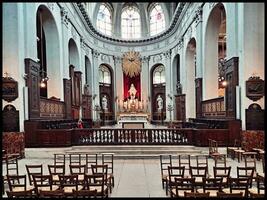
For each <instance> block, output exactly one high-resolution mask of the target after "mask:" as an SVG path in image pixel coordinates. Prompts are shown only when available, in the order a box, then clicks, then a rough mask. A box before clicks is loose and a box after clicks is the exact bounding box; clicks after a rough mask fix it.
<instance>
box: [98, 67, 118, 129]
mask: <svg viewBox="0 0 267 200" xmlns="http://www.w3.org/2000/svg"><path fill="white" fill-rule="evenodd" d="M98 73H99V97H100V99H99V100H100V102H99V105H100V107H101V111H100V119H101V120H102V122H103V125H104V124H107V123H109V122H110V123H113V122H112V121H113V120H114V104H115V102H114V95H113V94H114V89H113V85H114V84H113V82H114V80H113V70H112V68H111V67H110V66H109V65H108V64H101V65H100V66H99V69H98Z"/></svg>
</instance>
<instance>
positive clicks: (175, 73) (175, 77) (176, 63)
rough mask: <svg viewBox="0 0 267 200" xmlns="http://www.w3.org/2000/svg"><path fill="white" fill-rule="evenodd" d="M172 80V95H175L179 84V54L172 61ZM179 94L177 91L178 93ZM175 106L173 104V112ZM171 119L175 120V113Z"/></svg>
mask: <svg viewBox="0 0 267 200" xmlns="http://www.w3.org/2000/svg"><path fill="white" fill-rule="evenodd" d="M172 72H173V74H172V80H173V83H172V84H173V88H174V94H175V95H177V94H178V93H177V90H176V87H177V84H178V83H180V54H177V55H176V56H175V57H174V59H173V63H172ZM178 92H179V91H178ZM177 106H178V105H176V103H175V108H174V110H177ZM173 115H174V116H173V118H174V119H177V116H176V112H174V113H173Z"/></svg>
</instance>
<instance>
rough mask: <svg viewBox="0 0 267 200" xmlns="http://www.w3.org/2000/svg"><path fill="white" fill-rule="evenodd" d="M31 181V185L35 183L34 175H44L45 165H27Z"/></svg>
mask: <svg viewBox="0 0 267 200" xmlns="http://www.w3.org/2000/svg"><path fill="white" fill-rule="evenodd" d="M25 166H26V170H27V174H28V178H29V183H30V185H33V184H34V183H33V175H43V165H25Z"/></svg>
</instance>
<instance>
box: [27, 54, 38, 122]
mask: <svg viewBox="0 0 267 200" xmlns="http://www.w3.org/2000/svg"><path fill="white" fill-rule="evenodd" d="M39 69H40V65H39V63H37V62H35V61H34V60H32V59H29V58H26V59H25V73H26V74H27V80H26V86H27V87H28V89H29V92H28V94H29V119H36V118H40V87H39V85H40V84H39V83H40V77H39Z"/></svg>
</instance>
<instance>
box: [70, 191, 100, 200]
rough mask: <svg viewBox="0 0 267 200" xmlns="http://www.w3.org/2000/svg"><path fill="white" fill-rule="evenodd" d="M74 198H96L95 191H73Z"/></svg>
mask: <svg viewBox="0 0 267 200" xmlns="http://www.w3.org/2000/svg"><path fill="white" fill-rule="evenodd" d="M73 197H74V198H96V197H97V190H79V191H78V190H77V191H76V190H73Z"/></svg>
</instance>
